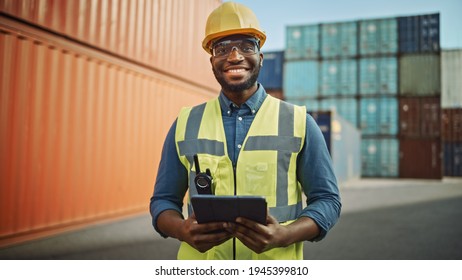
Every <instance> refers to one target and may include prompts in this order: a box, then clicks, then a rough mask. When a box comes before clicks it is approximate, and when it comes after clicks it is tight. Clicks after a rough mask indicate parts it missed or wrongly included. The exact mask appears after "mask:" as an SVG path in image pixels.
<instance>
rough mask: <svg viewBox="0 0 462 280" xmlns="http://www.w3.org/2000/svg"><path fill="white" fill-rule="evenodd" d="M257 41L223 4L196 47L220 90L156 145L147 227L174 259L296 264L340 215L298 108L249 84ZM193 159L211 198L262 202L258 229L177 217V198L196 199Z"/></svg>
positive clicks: (321, 150)
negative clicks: (169, 244) (264, 212)
mask: <svg viewBox="0 0 462 280" xmlns="http://www.w3.org/2000/svg"><path fill="white" fill-rule="evenodd" d="M265 39H266V35H265V34H264V32H263V31H261V30H260V27H259V23H258V20H257V18H256V16H255V14H254V13H253V12H252V11H251V10H250V9H248V8H247V7H245V6H243V5H241V4H237V3H232V2H226V3H224V4H222V5H221V6H219V7H218V8H217V9H216V10H214V11H213V12H212V13H211V14H210V16H209V18H208V20H207V26H206V36H205V39H204V41H203V48H204V49H205V51H207V52H208V53H209V54H211V57H210V62H211V65H212V70H213V73H214V75H215V77H216V79H217V81H218V82H219V83H220V85H221V87H222V90H221V92H220V95H219V96H218V98H215V99H212V100H210V101H208V102H207V103H204V104H201V105H198V106H195V107H193V108H184V109H183V110H181V112H180V114H179V116H178V118H177V120H176V122H175V123H174V124H173V126H172V127H171V129H170V131H169V133H168V135H167V138H166V140H165V143H164V148H163V151H162V159H161V162H160V165H159V171H158V175H157V180H156V183H155V187H154V194H153V197H152V198H151V205H150V209H151V214H152V217H153V226H154V228H155V229H156V230H157V231H158V232H159V233H160V234H161V235H162V236H164V237H173V238H177V239H178V240H180V241H182V244H181V247H180V250H179V252H178V258H179V259H303V241H307V240H308V241H318V240H321V239H322V238H324V236H325V235H326V233H327V232H328V231H329V229H330V228H332V226H333V225H334V224H335V223H336V221H337V219H338V217H339V215H340V208H341V203H340V198H339V193H338V187H337V183H336V178H335V175H334V173H333V170H332V166H331V162H330V156H329V154H328V151H327V147H326V145H325V142H324V139H323V137H322V134H321V132H320V130H319V128H318V127H317V125H316V123H315V122H314V120H313V119H312V118H311V116H309V115H308V114H307V113H306V109H305V107H300V106H295V105H291V104H288V103H286V102H282V101H280V100H278V99H276V98H273V97H271V96H269V95H267V94H266V92H265V90H264V88H263V86H262V85H261V84H259V83H258V82H257V78H258V74H259V71H260V67H262V64H263V54H262V53H261V51H260V48H261V47H262V46H263V44H264V43H265ZM194 154H198V158H199V162H200V169H201V170H205V169H209V170H210V173H211V175H212V177H213V185H212V189H213V191H214V194H215V195H260V196H264V197H265V198H266V200H267V203H268V208H269V214H268V216H267V224H266V225H263V224H259V223H257V222H255V221H252V220H248V219H245V218H242V217H239V218H237V219H236V221H235V222H213V223H201V224H199V223H197V220H196V217H195V214H194V213H193V212H192V211H191V208H189V210H190V211H189V212H190V214H189V216H188V218H184V217H183V215H182V207H183V198H184V196H185V195H186V193H187V191H189V196H191V195H194V194H197V190H196V188H195V185H194V175H195V167H194V161H193V155H194ZM302 192H304V193H305V195H306V197H307V206H306V207H305V208H304V209H302ZM188 206H189V205H188Z"/></svg>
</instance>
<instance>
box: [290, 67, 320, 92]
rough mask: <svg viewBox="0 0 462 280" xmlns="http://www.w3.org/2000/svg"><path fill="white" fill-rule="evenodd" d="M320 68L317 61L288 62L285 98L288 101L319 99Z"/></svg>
mask: <svg viewBox="0 0 462 280" xmlns="http://www.w3.org/2000/svg"><path fill="white" fill-rule="evenodd" d="M318 68H319V63H318V62H317V61H310V60H306V61H287V62H286V63H284V74H283V76H284V78H283V88H284V96H285V97H286V98H288V99H294V97H295V98H312V97H317V96H318V80H319V69H318Z"/></svg>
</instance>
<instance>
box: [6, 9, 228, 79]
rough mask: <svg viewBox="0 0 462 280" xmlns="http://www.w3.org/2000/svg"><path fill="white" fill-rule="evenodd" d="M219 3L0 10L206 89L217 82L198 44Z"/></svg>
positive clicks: (205, 55)
mask: <svg viewBox="0 0 462 280" xmlns="http://www.w3.org/2000/svg"><path fill="white" fill-rule="evenodd" d="M219 3H220V1H219V0H188V1H183V0H136V1H126V0H73V1H53V0H2V1H0V11H1V12H4V13H6V14H9V15H11V16H14V17H17V18H21V19H23V20H25V21H28V22H30V23H33V24H35V25H38V26H41V27H44V28H46V29H49V30H51V31H53V32H57V33H60V34H64V35H65V36H67V37H70V38H73V39H75V40H78V41H81V42H84V43H86V44H90V45H92V46H95V47H97V48H100V49H102V50H104V51H107V52H110V53H112V54H115V55H119V56H122V57H125V58H127V59H129V60H134V61H136V62H138V63H142V64H146V65H147V66H149V67H154V68H156V69H157V70H162V71H166V72H168V73H170V74H172V75H175V76H177V77H182V78H184V79H187V80H189V81H191V82H194V83H200V84H202V85H204V86H209V85H215V84H217V82H216V80H215V78H214V77H213V75H212V73H211V71H210V62H209V60H208V55H207V53H205V52H204V51H203V50H202V47H201V42H202V39H203V36H204V30H205V22H206V20H207V16H208V14H209V13H210V12H211V11H212V10H213V9H214V8H215V7H217V6H218V4H219ZM180 38H181V40H180Z"/></svg>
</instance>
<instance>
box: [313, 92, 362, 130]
mask: <svg viewBox="0 0 462 280" xmlns="http://www.w3.org/2000/svg"><path fill="white" fill-rule="evenodd" d="M320 102H321V105H320V109H321V110H323V111H334V112H336V113H338V114H339V115H340V117H342V118H343V119H345V120H346V121H348V122H350V123H351V125H353V126H354V127H358V101H357V100H356V98H354V97H351V98H326V99H322V100H321V101H320Z"/></svg>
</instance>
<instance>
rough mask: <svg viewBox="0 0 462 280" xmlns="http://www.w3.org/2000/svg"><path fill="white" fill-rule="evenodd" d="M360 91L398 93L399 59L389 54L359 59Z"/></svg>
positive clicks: (363, 93)
mask: <svg viewBox="0 0 462 280" xmlns="http://www.w3.org/2000/svg"><path fill="white" fill-rule="evenodd" d="M359 93H360V94H361V95H373V94H392V95H396V94H397V93H398V60H397V57H394V56H387V57H378V58H361V59H360V60H359Z"/></svg>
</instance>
